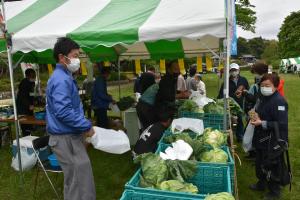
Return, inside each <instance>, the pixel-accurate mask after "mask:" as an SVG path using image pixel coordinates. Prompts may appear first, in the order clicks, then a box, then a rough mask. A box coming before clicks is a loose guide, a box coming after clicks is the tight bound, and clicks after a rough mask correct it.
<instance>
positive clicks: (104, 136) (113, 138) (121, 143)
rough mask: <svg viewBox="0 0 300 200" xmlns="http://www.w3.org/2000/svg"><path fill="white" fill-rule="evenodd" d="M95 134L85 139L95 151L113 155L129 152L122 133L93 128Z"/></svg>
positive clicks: (128, 144)
mask: <svg viewBox="0 0 300 200" xmlns="http://www.w3.org/2000/svg"><path fill="white" fill-rule="evenodd" d="M94 130H95V134H94V135H93V136H92V137H91V138H87V142H89V143H91V144H92V145H93V146H94V148H95V149H98V150H101V151H105V152H107V153H113V154H123V153H125V152H127V151H129V150H130V142H129V139H128V136H127V135H126V133H124V132H123V131H121V130H119V131H115V130H112V129H104V128H100V127H96V126H94Z"/></svg>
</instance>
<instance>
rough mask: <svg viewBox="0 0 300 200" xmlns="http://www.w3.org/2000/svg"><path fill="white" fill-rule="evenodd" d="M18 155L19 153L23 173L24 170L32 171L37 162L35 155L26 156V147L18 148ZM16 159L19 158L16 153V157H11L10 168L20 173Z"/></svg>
mask: <svg viewBox="0 0 300 200" xmlns="http://www.w3.org/2000/svg"><path fill="white" fill-rule="evenodd" d="M20 153H21V165H22V170H23V171H25V170H30V169H32V168H33V167H34V166H35V164H36V162H37V157H36V155H35V154H34V153H32V154H28V152H27V147H20ZM18 158H19V154H18V153H17V154H16V156H15V157H13V159H12V162H11V167H12V168H14V169H15V170H16V171H20V167H19V159H18Z"/></svg>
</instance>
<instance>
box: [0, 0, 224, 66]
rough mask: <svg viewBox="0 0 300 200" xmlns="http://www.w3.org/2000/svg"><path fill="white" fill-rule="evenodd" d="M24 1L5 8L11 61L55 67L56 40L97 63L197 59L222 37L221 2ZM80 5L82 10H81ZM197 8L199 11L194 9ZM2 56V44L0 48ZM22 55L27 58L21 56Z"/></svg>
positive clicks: (222, 2) (131, 0) (163, 0)
mask: <svg viewBox="0 0 300 200" xmlns="http://www.w3.org/2000/svg"><path fill="white" fill-rule="evenodd" d="M84 3H85V2H84V1H82V0H68V1H65V0H51V1H48V0H23V1H17V2H5V9H6V10H5V12H6V19H7V29H8V32H9V33H11V34H12V44H13V45H12V53H13V54H14V58H15V59H16V58H20V57H21V56H23V60H24V61H30V62H36V63H53V62H54V60H53V58H52V48H53V46H54V44H55V42H56V40H57V38H59V37H69V38H71V39H73V40H75V41H76V42H77V43H78V44H79V45H80V46H81V48H82V49H83V51H85V53H86V54H87V55H88V56H89V57H90V58H91V60H92V61H97V60H117V59H118V58H120V59H168V58H184V57H195V56H198V55H201V54H202V53H203V52H207V51H208V50H210V51H211V50H212V51H218V50H219V46H220V38H225V37H226V16H225V1H222V0H209V1H208V0H147V1H142V0H89V1H86V3H85V4H84ZM83 4H84V5H83ZM195 8H197V9H195ZM0 48H1V50H2V51H4V50H5V42H3V41H2V42H0ZM24 54H25V55H24Z"/></svg>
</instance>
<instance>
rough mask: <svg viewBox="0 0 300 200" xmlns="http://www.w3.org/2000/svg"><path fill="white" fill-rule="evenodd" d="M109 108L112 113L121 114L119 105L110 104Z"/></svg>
mask: <svg viewBox="0 0 300 200" xmlns="http://www.w3.org/2000/svg"><path fill="white" fill-rule="evenodd" d="M109 108H110V109H111V111H112V112H115V113H119V112H120V109H119V107H118V105H117V104H113V103H110V104H109Z"/></svg>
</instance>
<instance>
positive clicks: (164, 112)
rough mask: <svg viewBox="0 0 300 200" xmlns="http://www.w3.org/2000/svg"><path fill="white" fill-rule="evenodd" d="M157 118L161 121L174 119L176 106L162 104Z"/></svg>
mask: <svg viewBox="0 0 300 200" xmlns="http://www.w3.org/2000/svg"><path fill="white" fill-rule="evenodd" d="M158 111H159V112H158V113H157V118H158V120H159V121H160V122H166V121H168V120H169V119H171V120H172V119H173V117H174V113H175V108H173V107H171V106H160V107H159V109H158Z"/></svg>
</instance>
